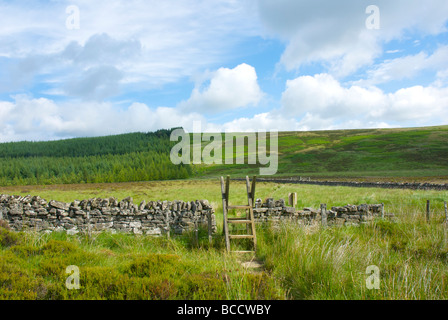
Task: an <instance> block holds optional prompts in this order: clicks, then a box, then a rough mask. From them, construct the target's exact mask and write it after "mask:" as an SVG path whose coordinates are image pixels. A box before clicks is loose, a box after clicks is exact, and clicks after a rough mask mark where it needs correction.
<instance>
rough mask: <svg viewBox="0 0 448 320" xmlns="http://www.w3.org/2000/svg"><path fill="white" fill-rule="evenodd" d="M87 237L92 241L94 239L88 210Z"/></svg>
mask: <svg viewBox="0 0 448 320" xmlns="http://www.w3.org/2000/svg"><path fill="white" fill-rule="evenodd" d="M87 236H88V238H89V241H90V240H91V239H92V231H91V226H90V210H87Z"/></svg>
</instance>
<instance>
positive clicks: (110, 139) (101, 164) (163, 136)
mask: <svg viewBox="0 0 448 320" xmlns="http://www.w3.org/2000/svg"><path fill="white" fill-rule="evenodd" d="M170 133H171V130H159V131H156V132H149V133H129V134H121V135H113V136H105V137H94V138H76V139H66V140H58V141H42V142H30V141H23V142H10V143H1V144H0V185H3V186H5V185H27V184H31V185H34V184H65V183H92V182H125V181H148V180H168V179H183V178H187V177H189V176H190V175H191V167H190V166H188V165H181V166H175V165H174V164H172V163H171V160H170V150H171V148H172V146H173V145H174V143H173V142H170V139H169V137H170Z"/></svg>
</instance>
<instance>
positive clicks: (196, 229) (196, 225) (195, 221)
mask: <svg viewBox="0 0 448 320" xmlns="http://www.w3.org/2000/svg"><path fill="white" fill-rule="evenodd" d="M198 217H199V215H197V214H196V212H195V213H194V238H195V242H196V246H199V230H198Z"/></svg>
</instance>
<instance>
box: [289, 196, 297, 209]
mask: <svg viewBox="0 0 448 320" xmlns="http://www.w3.org/2000/svg"><path fill="white" fill-rule="evenodd" d="M288 203H289V205H290V206H291V207H294V208H295V207H296V205H297V192H292V193H290V194H289V195H288Z"/></svg>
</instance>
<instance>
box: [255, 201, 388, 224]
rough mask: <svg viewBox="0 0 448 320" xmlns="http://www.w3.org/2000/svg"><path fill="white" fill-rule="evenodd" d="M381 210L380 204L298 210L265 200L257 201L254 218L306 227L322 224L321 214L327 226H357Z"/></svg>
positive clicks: (386, 214)
mask: <svg viewBox="0 0 448 320" xmlns="http://www.w3.org/2000/svg"><path fill="white" fill-rule="evenodd" d="M382 210H383V205H382V204H361V205H351V204H348V205H346V206H341V207H336V206H335V207H331V209H329V208H325V209H324V211H322V209H321V208H319V209H315V208H309V207H307V208H303V209H302V210H298V209H296V208H294V207H288V206H286V204H285V200H284V199H279V200H274V199H273V198H267V199H266V200H265V201H264V202H262V200H261V199H257V200H256V202H255V208H254V218H255V220H256V221H257V222H267V221H281V220H294V221H297V222H299V223H302V224H305V225H308V224H313V223H322V213H324V215H325V216H326V219H325V220H326V223H327V225H359V224H361V223H366V222H368V221H370V220H372V219H373V218H374V217H375V216H381V214H382ZM385 216H386V217H392V216H393V215H392V214H388V213H385Z"/></svg>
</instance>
